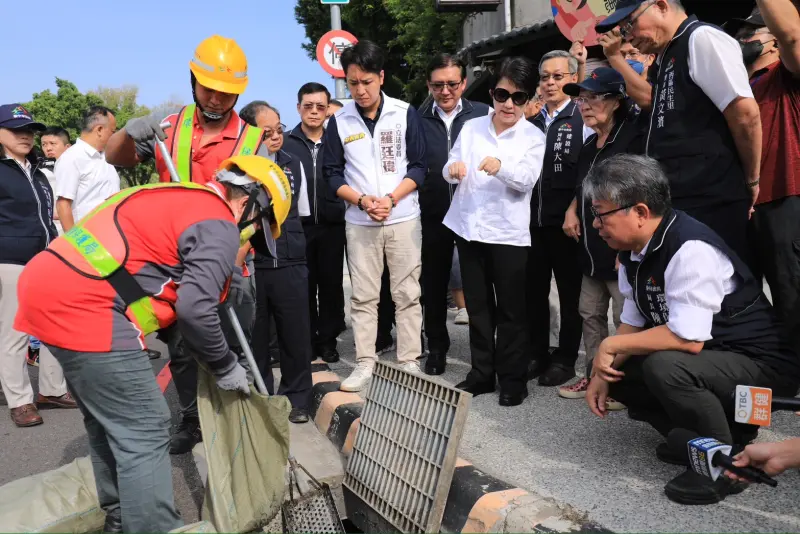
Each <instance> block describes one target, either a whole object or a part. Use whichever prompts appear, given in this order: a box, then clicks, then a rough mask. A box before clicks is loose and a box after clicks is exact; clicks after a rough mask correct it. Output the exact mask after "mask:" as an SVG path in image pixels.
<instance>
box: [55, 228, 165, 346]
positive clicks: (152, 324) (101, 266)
mask: <svg viewBox="0 0 800 534" xmlns="http://www.w3.org/2000/svg"><path fill="white" fill-rule="evenodd" d="M64 239H66V240H67V241H68V242H69V243H70V244H71V245H72V246H73V247H75V249H76V250H77V251H78V253H79V254H80V255H81V256H83V257H84V259H86V261H87V262H88V263H89V265H91V266H92V267H94V269H95V270H96V271H97V274H99V275H100V276H102V277H103V278H106V277H108V276H110V275H111V274H113V273H114V272H115V271H116V270H117V269H119V268H120V267H121V265H120V264H119V263H118V262H117V260H115V259H114V257H113V256H112V255H111V253H110V252H109V251H108V249H107V248H106V247H104V246H103V245H102V243H100V242H99V241H98V240H97V238H96V237H95V236H94V235H92V233H91V232H89V231H88V230H87V229H85V228H82V227H81V226H74V227H73V228H71V229H70V231H69V232H67V233H66V234H64ZM128 309H129V310H130V311H131V313H132V314H133V316H134V317H135V319H136V323H137V324H138V325H139V329H140V330H141V331H142V334H143V335H147V334H151V333H153V332H155V331H156V330H158V329H159V328H161V325H159V323H158V317H156V313H155V311H153V303H152V302H151V301H150V297H142V298H140V299H139V300H137V301H136V302H133V303H131V304H130V305H129V306H128Z"/></svg>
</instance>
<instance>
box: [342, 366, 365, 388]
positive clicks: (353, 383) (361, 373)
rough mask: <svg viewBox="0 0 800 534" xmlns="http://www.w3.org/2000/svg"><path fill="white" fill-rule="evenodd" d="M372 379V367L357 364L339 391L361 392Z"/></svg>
mask: <svg viewBox="0 0 800 534" xmlns="http://www.w3.org/2000/svg"><path fill="white" fill-rule="evenodd" d="M371 378H372V366H369V365H362V364H359V365H358V366H357V367H356V368H355V370H353V372H352V373H350V376H348V377H347V378H346V379H345V380H344V382H342V385H341V386H339V389H340V390H342V391H361V390H362V389H364V387H366V385H367V383H369V381H370V379H371Z"/></svg>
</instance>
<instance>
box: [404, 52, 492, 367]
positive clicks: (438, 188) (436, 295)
mask: <svg viewBox="0 0 800 534" xmlns="http://www.w3.org/2000/svg"><path fill="white" fill-rule="evenodd" d="M465 69H466V65H465V64H464V62H463V61H461V60H460V59H459V58H457V57H456V56H452V55H450V54H438V55H436V56H435V57H434V58H433V59H432V60H431V62H430V63H429V64H428V70H427V77H428V89H430V91H431V94H432V95H433V100H432V101H431V102H430V103H429V104H428V105H426V106H424V107H423V108H421V109H420V110H419V114H420V117H421V118H422V126H423V127H424V128H425V138H426V139H427V140H428V148H427V155H428V175H427V177H426V178H425V181H424V182H423V184H422V187H420V190H419V205H420V209H421V210H422V295H423V303H424V312H425V335H426V336H427V337H428V350H429V351H430V352H429V354H428V359H427V360H426V362H425V372H426V373H427V374H429V375H440V374H442V373H444V368H445V357H446V355H447V351H448V350H449V349H450V336H449V335H448V334H447V291H448V286H449V281H450V269H451V267H452V263H453V248H454V245H455V237H454V236H453V232H452V231H451V230H450V229H449V228H447V227H446V226H445V225H443V224H442V220H443V219H444V216H445V215H446V214H447V210H448V209H449V208H450V202H451V200H452V199H453V194H454V193H455V189H456V186H455V185H451V184H448V183H447V182H446V181H445V180H444V179H443V178H442V168H443V167H444V165H445V163H447V158H448V155H449V154H450V148H451V147H452V146H453V145H454V144H455V142H456V139H457V138H458V134H459V132H461V127H462V126H463V125H464V123H465V122H467V121H468V120H470V119H472V118H475V117H485V116H486V115H487V114H488V113H489V106H487V105H486V104H483V103H480V102H470V101H469V100H466V99H463V98H461V95H462V94H463V93H464V89H465V88H466V86H467V77H466V70H465Z"/></svg>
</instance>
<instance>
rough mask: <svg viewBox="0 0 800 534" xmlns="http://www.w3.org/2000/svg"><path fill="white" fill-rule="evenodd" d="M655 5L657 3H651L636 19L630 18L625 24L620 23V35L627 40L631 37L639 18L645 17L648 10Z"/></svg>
mask: <svg viewBox="0 0 800 534" xmlns="http://www.w3.org/2000/svg"><path fill="white" fill-rule="evenodd" d="M654 5H656V2H650V3H649V4H647V7H646V8H644V9H643V10H641V11H640V12H639V14H638V15H636V16H635V17H631V18H629V19H628V20H626V21H625V22H622V23H620V25H619V33H620V34H622V37H624V38H626V39H627V38H628V37H630V35H631V32H632V31H633V26H634V25H635V24H636V21H637V20H639V17H641V16H642V15H644V13H645V11H647V10H648V9H650V8H651V7H653V6H654Z"/></svg>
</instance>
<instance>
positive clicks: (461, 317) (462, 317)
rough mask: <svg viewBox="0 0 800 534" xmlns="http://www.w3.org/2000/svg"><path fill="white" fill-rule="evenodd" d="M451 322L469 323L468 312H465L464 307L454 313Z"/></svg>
mask: <svg viewBox="0 0 800 534" xmlns="http://www.w3.org/2000/svg"><path fill="white" fill-rule="evenodd" d="M453 323H455V324H469V314H468V313H467V309H466V308H461V309H460V310H458V313H457V314H456V318H455V319H453Z"/></svg>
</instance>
